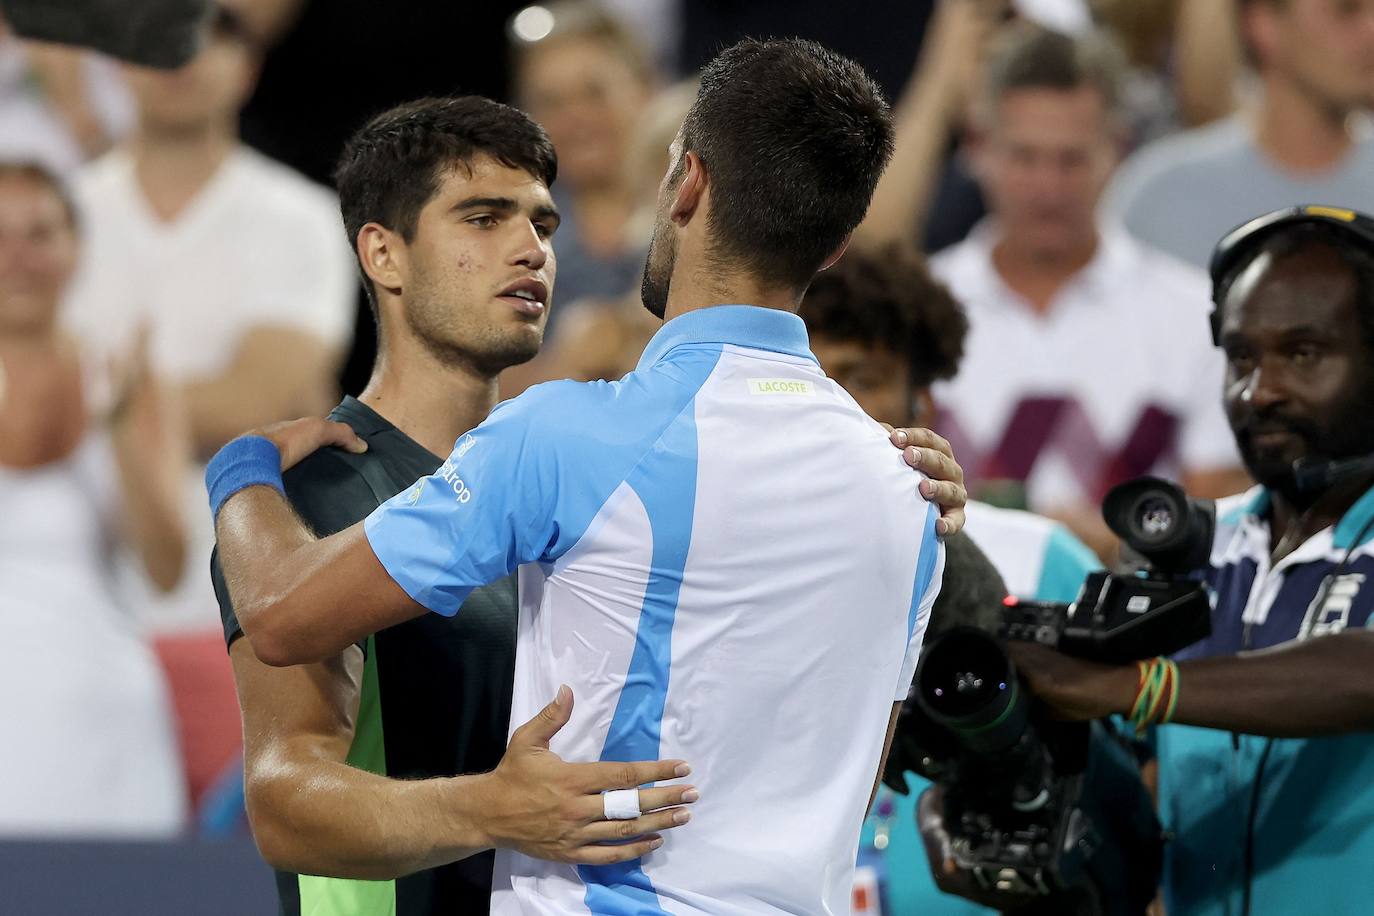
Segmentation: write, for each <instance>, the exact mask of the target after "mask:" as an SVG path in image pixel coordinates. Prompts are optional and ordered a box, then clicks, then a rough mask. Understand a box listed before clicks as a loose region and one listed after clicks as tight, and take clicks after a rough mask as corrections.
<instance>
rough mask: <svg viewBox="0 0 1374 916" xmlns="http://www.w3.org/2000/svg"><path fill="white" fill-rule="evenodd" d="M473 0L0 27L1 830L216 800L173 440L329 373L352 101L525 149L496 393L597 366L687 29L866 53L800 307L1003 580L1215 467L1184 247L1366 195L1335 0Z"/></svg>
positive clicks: (298, 393)
mask: <svg viewBox="0 0 1374 916" xmlns="http://www.w3.org/2000/svg"><path fill="white" fill-rule="evenodd" d="M480 6H481V7H482V9H481V10H476V11H474V8H473V5H469V4H440V3H425V4H419V3H416V4H409V5H407V6H406V7H405V9H404V10H400V9H398V11H397V12H396V14H395V15H394V16H389V17H387V19H386V21H382V22H378V20H377V18H376V17H375V16H374V15H373V14H372V12H371V10H372V9H374V5H372V4H364V3H359V2H351V0H350V2H337V0H331V2H329V3H326V2H325V0H233V2H230V0H226V2H224V3H223V4H222V5H221V6H220V7H219V8H218V10H217V12H216V15H215V17H214V20H213V22H212V23H211V25H210V28H211V35H210V37H209V39H208V40H207V41H206V43H205V44H204V46H203V48H202V49H201V50H200V51H199V52H198V54H197V55H196V56H195V57H194V59H193V60H192V61H191V62H190V63H189V64H187V65H186V66H184V67H182V68H180V69H177V70H154V69H149V68H143V67H138V66H134V65H131V64H124V63H117V62H114V61H112V60H109V59H105V58H102V57H99V56H98V55H96V54H94V53H92V52H86V51H81V50H76V49H73V48H67V47H61V46H55V45H41V44H35V43H31V42H26V41H23V40H19V39H17V38H16V37H14V36H13V35H10V34H8V33H6V31H5V30H4V27H3V24H0V619H3V621H4V622H5V627H6V636H7V649H8V659H9V660H8V663H7V664H6V665H5V666H0V693H3V694H4V695H5V696H7V697H9V698H11V701H9V702H6V704H5V705H4V712H3V714H0V727H3V729H4V732H5V734H6V735H7V736H9V737H10V739H12V740H14V741H16V742H18V743H19V746H22V747H23V748H24V751H23V753H20V754H16V753H10V754H6V755H5V760H4V762H3V763H0V834H4V835H11V836H15V835H19V836H51V835H83V836H85V835H111V836H142V837H154V836H169V835H175V834H178V833H181V832H185V831H189V830H192V829H213V828H214V825H215V824H216V823H219V822H220V821H222V820H223V811H222V810H220V809H221V808H223V806H224V805H225V804H226V803H225V801H224V799H225V798H226V797H228V798H229V799H231V802H229V803H228V804H229V808H228V810H231V811H232V810H236V809H233V805H232V799H233V798H234V787H235V785H236V780H237V779H238V778H239V773H240V766H241V764H240V760H239V756H238V754H239V734H238V730H239V720H238V710H237V705H236V702H235V698H234V694H233V682H232V679H231V677H230V675H229V672H228V665H227V660H226V658H225V653H224V648H223V640H222V638H221V636H220V633H219V629H218V621H217V618H216V616H215V607H216V602H215V598H214V594H213V592H212V589H211V583H210V579H209V576H208V575H207V570H208V560H209V552H210V548H211V545H212V543H213V531H212V529H211V522H210V516H209V514H208V512H207V511H206V507H205V504H204V502H205V500H204V493H203V487H202V483H201V480H202V473H203V468H204V462H205V461H206V460H207V459H208V458H209V456H211V455H212V454H213V453H214V452H215V451H216V450H217V449H218V448H219V447H220V446H221V445H223V444H224V443H225V442H227V441H228V440H229V439H231V438H233V437H234V436H235V435H237V434H239V433H240V432H242V431H244V430H246V429H249V428H252V427H255V426H259V425H262V424H265V423H268V422H271V421H274V420H278V419H284V418H288V417H294V416H300V415H307V414H322V413H325V412H327V411H328V409H329V408H330V407H331V406H332V405H333V404H334V403H335V402H336V401H337V399H338V396H339V394H340V392H341V391H349V392H354V391H355V390H356V388H357V387H358V386H359V384H360V382H361V381H362V380H363V379H364V378H365V377H366V374H367V369H368V366H369V364H370V362H371V359H372V354H373V352H374V347H375V339H374V331H373V329H372V319H371V317H370V313H369V312H368V309H367V306H366V304H365V301H364V298H363V296H362V293H361V289H360V285H359V282H358V275H357V267H356V265H355V263H354V260H353V257H352V254H351V251H350V245H349V241H348V240H347V239H346V238H345V237H344V233H343V231H342V229H341V223H340V218H339V213H338V206H337V201H336V200H335V198H334V197H333V194H332V192H331V190H330V187H329V181H330V170H331V168H332V163H333V162H334V160H335V158H336V157H337V155H338V152H339V147H340V145H341V142H342V139H343V138H344V137H345V136H346V135H347V134H348V133H349V132H351V131H352V130H353V129H355V128H356V127H357V126H359V125H360V124H361V123H362V122H363V120H365V119H366V117H368V116H369V115H371V114H373V113H375V112H376V111H378V110H380V109H382V108H384V107H387V106H389V105H392V104H395V103H398V102H401V101H404V100H406V99H409V98H414V97H417V96H421V95H427V94H452V93H457V92H474V91H475V92H480V93H482V94H487V95H491V96H493V97H499V98H504V99H506V100H509V101H511V102H512V103H513V104H515V105H517V106H519V107H520V108H522V109H524V110H526V111H527V112H529V113H530V115H531V116H532V117H533V118H534V119H535V120H536V121H538V122H539V123H540V124H542V125H543V126H544V127H545V129H546V130H547V131H548V134H549V136H550V138H551V139H552V141H553V143H554V146H555V148H556V150H557V152H558V158H559V167H558V178H557V181H556V183H555V184H554V186H553V188H552V191H553V195H554V198H555V200H556V202H557V206H558V208H559V210H560V212H561V215H562V223H561V226H560V228H559V229H558V234H557V238H556V243H555V248H556V251H557V258H558V271H557V284H556V288H555V290H554V296H553V305H552V310H551V312H550V317H549V323H548V327H547V330H546V333H545V343H544V348H543V351H542V352H541V353H540V355H539V356H538V357H536V358H535V359H534V360H532V361H530V362H529V363H527V364H525V365H522V366H517V367H514V368H512V369H510V370H508V371H507V372H506V374H505V375H504V376H503V377H502V395H503V396H507V397H508V396H513V395H515V394H517V393H519V392H520V391H522V390H524V389H525V388H526V387H528V386H530V385H532V384H536V383H539V382H542V381H545V380H549V379H555V378H574V379H580V380H593V379H614V378H618V377H620V376H621V375H623V374H624V373H626V372H628V371H629V370H631V369H633V368H634V366H635V364H636V361H637V359H638V357H639V353H640V351H641V350H642V348H643V346H644V344H645V342H646V341H647V340H648V339H649V337H650V336H651V335H652V334H653V333H654V331H655V329H656V327H657V321H656V320H655V319H653V318H652V317H651V316H649V315H648V314H647V313H646V312H645V311H644V309H643V308H641V307H640V305H639V302H638V298H639V287H640V279H641V271H642V269H643V265H644V256H645V252H646V249H647V244H648V240H649V236H650V234H651V230H652V224H653V213H654V201H655V197H656V194H657V191H658V182H659V180H660V178H661V176H662V173H663V167H664V164H665V162H666V157H667V148H668V145H669V143H670V142H671V140H672V139H673V136H674V135H675V133H676V132H677V129H678V127H679V125H680V124H681V120H682V117H683V115H684V113H685V111H686V109H687V107H688V106H689V105H690V103H691V101H692V99H693V97H694V92H695V84H694V81H693V80H694V77H693V71H694V68H695V67H696V66H698V65H700V64H701V63H702V62H704V60H705V59H706V57H709V55H710V54H711V53H712V52H713V50H714V49H715V48H718V47H720V46H722V45H724V44H728V43H730V42H731V41H733V40H735V39H736V38H739V37H742V36H744V35H746V34H754V35H793V34H796V35H802V36H804V37H809V38H814V39H817V40H819V41H821V42H822V43H825V44H827V45H830V46H833V47H835V48H836V49H837V50H839V51H840V52H842V53H845V54H847V55H849V56H851V57H853V58H854V59H856V60H858V61H859V62H860V63H862V64H864V65H865V66H866V67H868V68H869V69H870V70H871V71H872V72H873V73H874V74H875V76H876V77H877V78H878V79H879V80H880V82H883V83H884V88H885V89H886V91H887V92H888V94H889V98H890V100H891V102H892V105H893V110H894V114H895V116H896V122H897V151H896V154H895V157H894V159H893V161H892V164H891V165H890V167H889V168H888V170H887V172H886V173H885V175H884V177H883V179H882V182H881V184H880V185H879V188H878V191H877V194H876V196H875V199H874V203H873V205H872V208H871V210H870V212H869V214H868V217H867V219H866V220H865V222H864V224H863V225H862V226H861V227H860V230H859V232H858V233H857V234H856V238H855V241H854V246H853V248H852V250H851V252H850V253H849V254H847V255H846V256H845V258H844V259H842V261H841V262H840V264H839V265H838V266H837V267H836V268H835V271H834V273H833V275H826V276H823V277H822V279H821V280H820V281H818V282H817V284H816V286H815V287H814V288H813V290H812V292H811V293H810V294H809V295H808V298H807V300H806V302H805V303H804V305H803V312H802V314H803V317H804V318H806V320H807V321H808V324H809V325H810V326H811V328H812V333H813V343H814V344H815V350H816V353H817V355H818V356H819V357H820V359H821V362H822V364H823V367H824V368H825V369H826V370H827V372H828V373H829V374H830V375H831V376H832V377H834V378H836V379H837V380H838V381H840V382H841V383H842V384H843V385H844V386H845V387H846V388H847V389H848V390H849V391H850V393H851V394H853V395H854V397H855V398H856V400H858V401H859V403H860V404H861V405H862V406H863V407H864V408H865V409H866V410H867V411H868V412H869V413H870V414H871V415H873V416H874V417H875V418H876V419H879V420H883V421H886V422H889V423H892V424H896V425H912V424H916V425H926V426H930V427H932V428H934V429H935V430H937V431H938V432H940V433H941V434H943V435H944V436H946V437H948V438H949V439H950V440H951V442H952V443H953V444H954V447H955V453H956V455H957V456H958V457H959V460H960V462H961V463H962V465H963V467H964V468H965V469H966V472H967V474H968V478H969V481H970V484H971V485H970V490H971V494H972V496H973V497H974V499H976V500H977V501H978V504H977V505H976V506H975V507H974V508H973V509H971V510H970V524H969V528H970V532H971V534H972V536H973V537H974V539H975V540H977V541H979V542H980V543H981V544H982V545H983V547H984V549H985V550H986V551H987V552H988V554H989V555H990V556H991V557H992V559H993V560H994V562H997V563H998V566H999V571H1000V572H1001V573H1002V575H1003V577H1004V578H1005V579H1006V580H1007V584H1008V587H1009V588H1010V589H1011V590H1012V591H1013V592H1017V593H1021V594H1025V595H1027V596H1028V597H1032V596H1036V595H1037V594H1051V593H1055V591H1056V590H1055V589H1053V588H1051V589H1048V590H1047V589H1046V588H1045V587H1044V582H1045V579H1044V577H1045V576H1046V575H1056V574H1057V575H1059V576H1060V577H1061V578H1062V579H1063V582H1062V583H1061V586H1062V588H1060V589H1059V590H1058V593H1059V594H1068V595H1069V596H1070V597H1071V595H1072V592H1071V591H1066V590H1067V589H1069V588H1070V587H1072V586H1073V584H1074V582H1075V581H1076V580H1077V577H1078V576H1079V574H1080V573H1081V572H1082V571H1084V570H1086V569H1089V568H1092V566H1093V565H1095V564H1096V563H1097V562H1098V560H1101V561H1104V562H1109V561H1110V560H1111V559H1112V558H1113V556H1114V552H1115V550H1116V544H1115V541H1114V539H1113V536H1112V535H1111V533H1110V532H1109V531H1108V530H1107V528H1106V527H1105V525H1104V524H1103V523H1102V521H1101V519H1100V513H1099V506H1100V502H1101V499H1102V496H1103V495H1104V494H1105V493H1106V492H1107V490H1108V489H1110V488H1111V487H1112V486H1113V485H1115V484H1117V483H1119V482H1121V481H1123V480H1126V479H1129V478H1131V477H1135V476H1138V475H1142V474H1156V475H1159V476H1163V477H1167V478H1171V479H1174V480H1177V481H1179V482H1181V483H1182V484H1183V485H1184V486H1185V487H1186V488H1187V489H1188V491H1189V492H1190V493H1192V494H1193V495H1196V496H1200V497H1213V498H1214V497H1222V496H1226V495H1229V494H1233V493H1237V492H1239V491H1241V490H1243V489H1245V488H1246V487H1247V486H1248V485H1249V481H1248V478H1247V476H1246V474H1245V472H1244V471H1243V470H1242V469H1241V466H1240V461H1239V459H1238V456H1237V453H1236V446H1235V442H1234V440H1233V437H1232V435H1231V432H1230V429H1229V428H1228V425H1227V421H1226V417H1225V415H1224V413H1223V410H1222V403H1221V398H1220V391H1221V384H1222V375H1223V371H1224V360H1223V356H1222V353H1221V352H1220V351H1219V350H1217V349H1215V348H1214V347H1213V346H1212V343H1211V340H1210V338H1209V335H1208V332H1207V316H1208V312H1209V308H1210V305H1209V300H1210V286H1209V281H1208V278H1207V276H1206V273H1205V267H1206V265H1207V261H1208V258H1209V256H1210V254H1211V251H1212V249H1213V247H1214V245H1215V244H1216V242H1217V240H1218V239H1219V238H1221V236H1222V235H1224V234H1225V233H1226V232H1227V231H1228V230H1230V229H1231V228H1233V227H1234V226H1236V225H1238V224H1240V223H1242V222H1244V221H1246V220H1247V219H1249V218H1251V217H1254V216H1256V215H1258V214H1260V213H1263V212H1266V211H1269V210H1272V209H1275V208H1278V207H1282V206H1287V205H1295V204H1303V203H1332V204H1339V205H1341V206H1345V207H1351V208H1354V209H1359V210H1363V211H1366V212H1374V139H1371V134H1370V127H1371V125H1370V122H1369V120H1368V112H1369V109H1370V107H1371V105H1372V104H1374V4H1371V3H1369V2H1358V0H1349V2H1335V0H1186V2H1185V0H1022V2H1007V0H932V2H921V0H907V2H888V0H877V2H874V3H872V4H860V5H858V6H857V7H855V6H854V5H852V4H836V3H832V2H827V0H792V2H788V3H778V2H769V0H741V2H733V3H716V2H688V0H680V2H673V0H653V2H632V0H620V2H614V3H612V2H605V3H600V4H598V3H593V2H582V0H567V2H550V3H547V4H544V5H540V6H530V7H526V8H523V9H522V8H520V6H519V5H517V4H503V3H492V4H482V5H480ZM870 7H871V8H870ZM1007 510H1030V511H1032V512H1034V513H1036V514H1037V515H1038V516H1040V517H1042V519H1048V520H1050V522H1048V523H1046V526H1045V527H1035V526H1034V525H1031V526H1030V527H1026V524H1025V523H1024V522H1025V519H1024V516H1020V515H1017V516H1003V515H1001V513H1005V512H1006V511H1007ZM998 518H1000V519H1001V523H998V522H996V521H994V519H998ZM980 519H987V521H980ZM1018 519H1020V520H1021V521H1018ZM1037 524H1038V521H1037ZM1008 526H1010V527H1008ZM1018 526H1020V527H1018ZM980 528H982V529H984V530H985V534H984V535H983V539H982V540H980V537H979V530H980ZM1028 538H1029V539H1035V538H1039V539H1040V540H1039V541H1037V542H1036V543H1037V544H1041V543H1042V542H1043V541H1044V540H1045V539H1046V538H1049V539H1052V540H1056V541H1057V542H1058V543H1060V544H1061V546H1062V545H1068V546H1067V547H1066V548H1065V549H1066V551H1067V553H1065V554H1064V555H1065V556H1069V557H1071V558H1073V560H1074V562H1072V563H1068V561H1065V563H1067V565H1062V564H1061V565H1059V566H1055V565H1054V564H1053V563H1049V562H1048V561H1045V560H1044V559H1043V554H1044V550H1045V548H1044V547H1043V546H1038V547H1036V548H1034V549H1031V548H1028V547H1026V544H1027V543H1029V541H1028V540H1027V539H1028ZM1004 542H1005V544H1006V546H1002V545H1003V543H1004ZM1083 545H1086V547H1087V549H1086V550H1085V549H1084V547H1083ZM1032 555H1033V559H1028V558H1031V557H1032ZM1047 570H1048V572H1047ZM19 697H23V698H24V701H23V702H15V701H14V698H19ZM73 748H81V749H83V750H82V752H81V753H79V754H73V753H72V749H73Z"/></svg>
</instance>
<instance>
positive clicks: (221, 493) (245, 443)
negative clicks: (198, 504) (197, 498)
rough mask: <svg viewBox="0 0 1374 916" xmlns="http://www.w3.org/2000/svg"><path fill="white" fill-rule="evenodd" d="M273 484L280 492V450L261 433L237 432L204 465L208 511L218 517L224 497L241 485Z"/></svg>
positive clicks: (282, 488) (281, 487) (213, 516)
mask: <svg viewBox="0 0 1374 916" xmlns="http://www.w3.org/2000/svg"><path fill="white" fill-rule="evenodd" d="M255 486H268V487H273V488H275V489H276V491H277V492H278V493H280V494H282V495H283V496H285V495H286V490H285V488H284V487H283V486H282V480H281V452H279V451H277V447H276V446H275V445H273V444H272V440H271V439H268V438H266V437H264V436H239V437H238V438H237V439H234V440H233V441H232V442H230V443H229V444H228V445H226V446H225V447H224V448H222V449H220V450H219V451H218V452H216V453H215V457H213V458H211V459H210V463H209V464H207V465H206V466H205V489H206V491H208V492H209V494H210V515H211V517H212V518H219V510H220V507H221V506H223V505H224V501H225V500H227V499H228V498H229V497H231V496H233V495H234V494H235V493H237V492H238V491H239V490H242V489H243V488H244V487H255Z"/></svg>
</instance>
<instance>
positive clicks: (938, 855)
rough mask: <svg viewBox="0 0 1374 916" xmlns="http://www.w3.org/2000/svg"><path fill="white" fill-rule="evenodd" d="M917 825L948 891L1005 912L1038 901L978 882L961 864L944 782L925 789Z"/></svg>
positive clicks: (935, 872)
mask: <svg viewBox="0 0 1374 916" xmlns="http://www.w3.org/2000/svg"><path fill="white" fill-rule="evenodd" d="M916 827H917V829H919V830H920V831H921V843H922V845H924V846H925V850H926V861H927V862H928V863H929V865H930V874H931V876H932V877H933V878H934V879H935V886H936V887H938V888H939V889H940V890H941V891H943V892H944V893H946V894H953V895H954V896H956V897H963V898H964V899H965V900H972V901H973V902H974V903H977V904H981V905H983V906H987V907H992V908H993V909H995V910H1000V911H1002V912H1015V911H1016V910H1017V909H1019V908H1020V907H1023V906H1026V905H1027V904H1029V903H1032V902H1034V900H1035V898H1028V897H1027V896H1026V895H1024V894H1014V893H1009V892H1006V891H997V890H989V889H988V888H985V887H983V885H981V884H979V883H978V879H976V878H975V877H974V876H973V873H972V872H971V871H968V870H967V869H964V868H960V867H959V864H958V863H957V862H956V861H955V860H954V855H953V851H952V849H951V846H950V840H949V834H948V833H947V832H946V831H945V816H944V790H942V789H941V788H940V786H938V785H934V786H931V787H930V788H929V789H926V790H925V791H924V792H922V793H921V797H920V798H919V799H918V800H917V802H916Z"/></svg>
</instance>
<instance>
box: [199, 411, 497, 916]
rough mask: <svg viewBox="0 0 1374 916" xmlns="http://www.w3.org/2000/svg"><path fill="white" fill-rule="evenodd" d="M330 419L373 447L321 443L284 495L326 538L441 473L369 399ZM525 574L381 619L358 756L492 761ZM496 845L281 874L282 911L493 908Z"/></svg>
mask: <svg viewBox="0 0 1374 916" xmlns="http://www.w3.org/2000/svg"><path fill="white" fill-rule="evenodd" d="M329 416H330V419H333V420H339V421H342V422H344V423H347V424H348V425H349V426H351V427H353V430H354V431H355V432H357V434H358V435H359V436H361V437H362V438H363V439H365V440H366V441H367V446H368V448H367V451H366V452H364V453H363V454H361V455H353V454H350V453H348V452H345V451H342V450H340V449H322V450H320V451H318V452H316V453H315V454H313V455H311V456H310V457H308V458H306V459H305V460H304V461H302V462H301V463H300V464H298V465H296V466H295V467H293V468H291V469H290V470H289V471H287V472H286V495H287V498H288V499H289V500H290V501H291V505H292V506H293V507H294V508H295V510H296V512H297V513H298V514H299V515H300V516H301V518H303V519H304V520H305V521H306V522H307V523H308V524H309V525H310V526H311V527H312V528H313V529H314V530H315V533H316V534H318V535H319V536H321V537H323V536H326V535H329V534H333V533H335V532H337V531H341V530H343V529H344V528H347V527H348V526H350V525H352V524H354V523H355V522H359V521H361V520H362V519H363V518H365V517H366V516H367V515H368V514H369V513H370V512H371V511H372V510H373V509H375V508H376V507H377V506H378V505H380V504H381V503H382V502H384V501H386V500H387V499H390V498H391V497H392V496H394V495H395V494H397V493H399V492H400V491H402V490H404V489H405V488H406V487H408V486H410V485H411V484H412V483H414V482H415V481H416V480H417V479H419V478H420V477H424V476H427V475H429V474H431V473H433V472H434V471H435V470H436V469H437V468H438V467H439V465H440V464H442V463H443V460H442V459H441V458H440V457H439V456H438V455H434V454H432V453H430V452H429V451H427V450H426V449H425V448H424V447H422V446H421V445H420V444H419V443H417V442H415V441H414V440H413V439H411V438H410V437H409V436H407V435H406V434H405V433H403V432H401V431H400V430H399V429H397V428H396V427H395V426H392V425H391V424H390V423H388V422H387V421H386V420H385V419H383V418H382V417H381V416H380V415H379V414H377V413H376V412H375V411H373V410H372V409H370V408H369V407H367V406H366V405H365V404H363V403H361V402H359V401H357V400H355V399H353V398H351V397H348V398H344V400H343V403H341V404H340V405H339V406H338V407H336V408H335V409H334V411H333V413H331V414H330V415H329ZM210 573H211V577H212V578H213V580H214V584H215V593H216V595H218V597H219V606H220V616H221V617H222V618H223V621H224V638H225V641H226V643H229V644H232V643H233V641H234V640H235V639H237V638H238V637H239V636H241V635H242V633H243V631H242V630H241V629H239V624H238V619H237V618H236V617H235V616H234V608H233V604H232V602H231V601H230V598H229V594H228V589H227V588H226V587H225V583H224V576H223V573H222V572H221V570H220V565H219V556H218V553H216V554H215V555H214V556H213V557H212V559H211V570H210ZM516 613H517V608H516V593H515V578H514V577H513V576H512V577H509V578H506V579H503V580H501V581H500V582H496V583H493V584H492V585H488V586H486V587H484V588H479V589H477V590H476V591H474V592H473V593H472V594H471V595H469V596H468V599H467V600H466V601H465V602H463V607H462V609H461V610H460V611H459V612H458V613H457V614H456V615H454V616H453V617H441V616H439V615H438V614H426V615H425V616H423V617H420V618H417V619H415V620H412V621H409V622H407V623H403V624H400V625H398V626H394V627H391V628H390V629H387V630H383V631H382V632H380V633H377V634H376V635H374V636H372V637H369V638H368V640H367V641H366V644H365V645H363V646H362V648H363V651H364V653H365V655H366V659H367V661H366V665H365V668H364V672H363V681H362V697H361V702H360V706H359V710H358V721H357V729H356V732H355V734H354V738H353V746H352V749H351V750H350V752H349V756H348V762H349V763H350V764H351V765H353V766H356V767H359V768H361V769H365V770H368V771H370V772H374V773H380V774H383V775H386V776H392V777H397V778H400V779H419V778H423V777H427V776H455V775H458V774H461V773H480V772H484V771H487V770H490V769H492V768H493V767H495V766H496V764H497V762H498V761H499V760H500V759H501V755H502V753H503V752H504V751H505V747H506V727H507V722H508V720H509V718H510V704H511V683H512V678H513V676H514V671H515V628H516ZM492 858H493V857H492V853H490V852H487V853H483V854H482V855H477V856H472V857H470V858H467V859H464V860H462V861H460V862H455V863H453V864H451V865H446V866H443V867H442V868H435V869H431V870H429V871H423V872H419V873H417V874H414V875H408V876H406V877H404V878H400V879H398V880H396V881H353V880H346V879H339V878H319V877H314V876H310V875H295V874H290V873H287V872H278V873H277V889H278V894H279V896H280V898H281V913H282V916H387V914H394V916H421V914H424V916H430V914H445V916H449V914H469V913H486V912H487V911H488V908H489V899H490V895H491V869H492Z"/></svg>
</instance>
